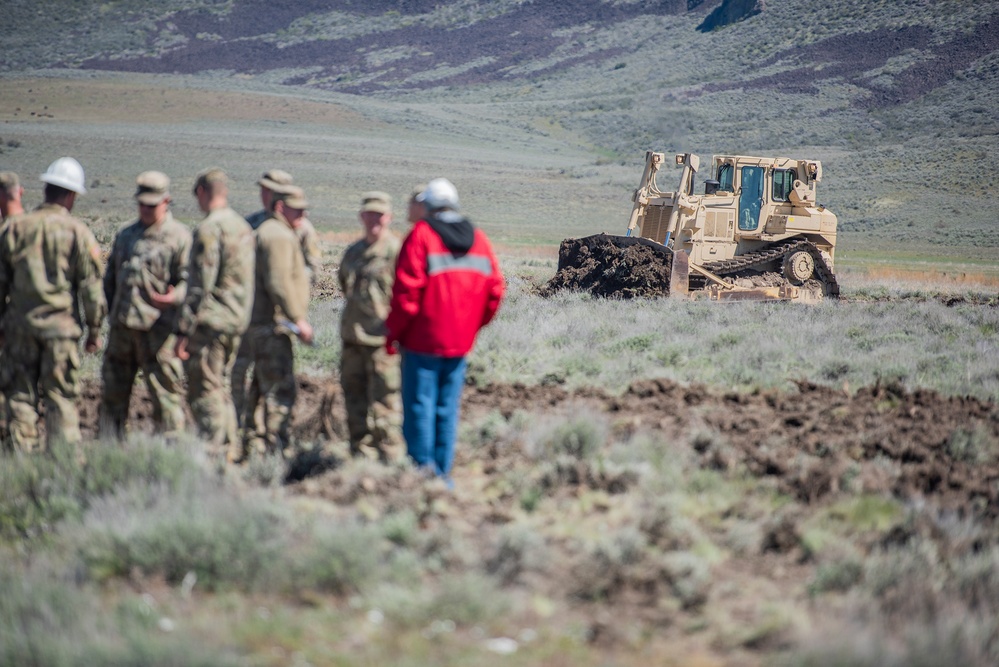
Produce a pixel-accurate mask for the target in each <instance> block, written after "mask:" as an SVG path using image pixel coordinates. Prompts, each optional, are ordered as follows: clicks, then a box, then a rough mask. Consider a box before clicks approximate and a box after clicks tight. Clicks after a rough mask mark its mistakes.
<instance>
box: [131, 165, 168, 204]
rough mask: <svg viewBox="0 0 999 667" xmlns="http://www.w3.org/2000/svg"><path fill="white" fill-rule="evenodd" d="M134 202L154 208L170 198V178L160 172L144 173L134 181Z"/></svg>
mask: <svg viewBox="0 0 999 667" xmlns="http://www.w3.org/2000/svg"><path fill="white" fill-rule="evenodd" d="M135 185H136V190H135V200H136V201H137V202H139V203H140V204H145V205H146V206H156V205H157V204H159V203H160V202H162V201H163V200H164V199H166V198H167V197H169V196H170V177H169V176H167V175H166V174H164V173H163V172H162V171H144V172H142V173H141V174H139V176H138V178H136V179H135Z"/></svg>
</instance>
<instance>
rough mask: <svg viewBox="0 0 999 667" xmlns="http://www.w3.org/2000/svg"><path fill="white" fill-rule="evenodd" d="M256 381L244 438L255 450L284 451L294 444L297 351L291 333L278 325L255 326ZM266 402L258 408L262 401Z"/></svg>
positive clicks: (248, 403)
mask: <svg viewBox="0 0 999 667" xmlns="http://www.w3.org/2000/svg"><path fill="white" fill-rule="evenodd" d="M248 335H249V336H250V337H251V340H250V349H251V350H253V381H252V383H251V384H250V391H249V394H248V396H247V401H246V410H245V412H244V413H243V428H244V432H245V437H244V441H245V442H246V445H247V447H248V448H249V449H250V450H251V451H260V450H265V451H267V452H271V453H274V452H282V451H284V450H285V449H286V448H287V447H288V446H289V445H290V444H291V433H290V431H291V409H292V407H294V405H295V394H296V391H297V387H296V385H295V353H294V347H293V343H292V340H291V336H289V335H288V334H282V333H275V331H274V325H271V324H268V325H263V326H256V327H251V330H250V332H249V333H248ZM260 403H263V405H262V408H263V409H262V410H260V411H258V410H257V406H258V404H260Z"/></svg>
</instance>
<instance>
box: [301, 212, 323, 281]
mask: <svg viewBox="0 0 999 667" xmlns="http://www.w3.org/2000/svg"><path fill="white" fill-rule="evenodd" d="M299 240H300V241H301V243H302V254H303V255H304V256H305V274H306V276H308V278H309V286H312V285H314V284H315V282H316V276H318V275H319V270H320V269H321V268H322V265H323V251H322V250H320V248H319V234H318V233H317V232H316V228H315V227H313V226H312V223H311V222H309V221H306V222H305V224H303V225H302V231H301V234H300V236H299Z"/></svg>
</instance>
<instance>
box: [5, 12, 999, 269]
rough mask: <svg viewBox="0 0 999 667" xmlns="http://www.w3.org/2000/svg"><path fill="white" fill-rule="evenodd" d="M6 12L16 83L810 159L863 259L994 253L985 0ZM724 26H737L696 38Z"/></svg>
mask: <svg viewBox="0 0 999 667" xmlns="http://www.w3.org/2000/svg"><path fill="white" fill-rule="evenodd" d="M9 5H10V7H9V8H8V10H7V14H8V15H9V16H12V17H13V18H14V19H15V20H13V21H10V22H7V23H5V26H4V27H3V28H0V31H2V32H0V36H2V38H3V40H4V43H5V44H6V45H8V46H9V48H8V49H7V54H9V57H7V58H5V65H4V66H3V67H5V69H7V71H8V72H24V71H26V70H31V69H37V68H42V69H44V68H73V69H84V70H114V71H129V72H139V73H167V74H173V73H177V74H192V73H193V74H197V75H199V76H203V77H219V76H222V77H225V78H226V79H231V78H232V76H233V75H237V76H239V77H241V78H242V80H244V81H246V82H247V84H248V85H249V84H252V83H253V82H270V83H273V82H278V83H283V84H287V85H291V86H296V87H299V86H304V87H307V88H312V89H322V90H329V91H335V92H338V93H344V94H348V95H359V96H366V97H377V98H379V99H381V100H384V101H385V102H387V103H404V104H428V103H429V104H432V105H437V106H440V107H447V108H451V109H455V108H463V107H464V108H467V109H468V113H469V114H470V115H476V116H477V115H482V114H488V115H490V116H491V117H496V118H501V119H506V122H508V123H511V124H518V125H521V124H522V125H523V127H524V130H525V131H527V132H529V133H535V134H538V135H547V136H552V135H553V134H554V135H558V134H559V133H565V134H566V136H567V137H575V138H578V139H580V140H583V141H585V142H588V143H590V144H592V145H593V146H594V147H596V148H597V149H598V150H600V151H602V153H603V154H604V155H605V156H610V157H611V158H612V159H614V160H620V161H621V162H622V164H634V165H635V169H636V172H637V171H639V170H640V158H641V155H642V153H643V152H644V151H645V150H646V149H649V148H653V149H657V150H693V151H696V152H700V153H704V154H711V153H726V152H733V153H734V152H738V153H763V154H784V155H794V156H798V155H808V156H814V157H818V158H820V159H823V160H824V161H825V162H826V163H827V169H826V174H827V179H826V180H827V183H825V184H823V188H822V191H823V193H824V194H822V200H823V203H825V204H827V205H828V206H829V207H830V208H832V209H833V210H834V211H836V212H837V213H838V214H839V215H840V219H841V229H842V230H843V231H845V232H850V234H848V235H846V237H845V238H847V239H852V240H849V241H847V243H852V244H854V249H855V250H862V249H866V248H868V247H874V246H880V247H881V248H882V250H884V249H888V250H894V249H897V248H899V247H900V246H902V247H908V248H909V249H910V250H913V251H915V252H930V253H933V254H936V255H950V256H952V257H955V258H957V257H964V258H967V257H970V258H978V259H980V260H982V261H990V260H994V258H995V256H996V249H997V248H999V230H997V228H996V225H995V224H994V223H995V214H994V213H993V211H994V210H995V208H996V199H995V195H994V194H993V193H992V191H991V189H990V188H988V187H987V186H985V185H983V184H981V181H982V172H983V169H985V168H986V167H985V165H987V164H989V163H994V162H995V156H996V154H997V145H996V136H997V134H999V112H997V111H996V109H999V104H997V102H999V99H997V97H999V12H996V11H994V10H993V9H992V8H991V7H990V5H988V4H987V3H984V4H983V3H968V2H962V1H960V0H944V1H941V2H923V1H919V0H913V1H910V2H863V1H861V0H831V1H830V2H827V3H824V4H823V5H821V6H816V5H815V4H814V3H811V2H806V1H805V0H787V1H786V2H781V3H775V2H771V3H761V2H736V1H734V0H726V2H724V3H719V2H711V1H706V2H698V1H696V0H691V1H689V2H677V1H675V0H668V1H663V2H654V1H651V0H613V1H612V0H581V1H579V2H573V3H547V2H528V1H524V0H500V1H496V2H479V1H475V0H462V1H459V2H451V3H439V2H431V1H430V0H402V1H396V2H392V1H389V0H378V1H372V2H363V3H362V2H351V1H350V0H343V1H341V2H338V3H329V2H319V1H318V0H306V1H303V2H298V3H287V4H280V3H268V2H263V1H262V0H244V1H238V2H227V3H216V2H206V1H203V0H168V1H167V2H163V3H160V4H159V5H158V6H157V8H156V9H150V8H149V7H148V6H147V5H146V3H140V2H136V1H134V0H122V1H118V2H104V3H98V2H79V3H74V4H73V5H71V6H64V5H63V3H58V4H57V3H54V2H40V3H35V2H32V3H28V2H21V1H17V2H12V3H9ZM761 7H765V9H763V11H759V10H760V8H761ZM57 8H58V11H56V9H57ZM49 9H51V10H52V11H49ZM718 17H723V20H722V21H720V22H721V23H726V22H731V21H736V22H734V23H730V24H729V25H725V26H723V27H720V28H715V29H713V30H706V28H707V27H710V26H711V25H712V21H715V20H716V19H717V18H718ZM738 19H741V20H738ZM40 35H45V36H46V38H45V39H41V38H40V37H39V36H40ZM424 113H426V112H425V111H424ZM637 175H638V174H637V173H636V180H637Z"/></svg>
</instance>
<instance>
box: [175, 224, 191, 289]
mask: <svg viewBox="0 0 999 667" xmlns="http://www.w3.org/2000/svg"><path fill="white" fill-rule="evenodd" d="M190 263H191V236H189V235H187V236H184V238H183V239H182V240H181V242H180V244H179V245H178V247H177V252H175V253H174V255H173V261H172V262H171V264H170V285H171V286H172V287H173V294H174V303H184V301H185V299H187V280H188V278H187V272H188V266H189V265H190Z"/></svg>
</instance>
